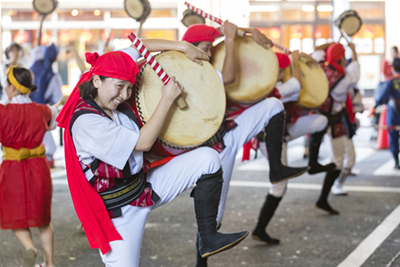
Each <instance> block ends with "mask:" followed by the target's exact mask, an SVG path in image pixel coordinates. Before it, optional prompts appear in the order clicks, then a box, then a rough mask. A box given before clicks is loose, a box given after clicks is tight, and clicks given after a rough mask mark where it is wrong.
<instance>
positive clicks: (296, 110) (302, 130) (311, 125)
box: [252, 51, 336, 244]
mask: <svg viewBox="0 0 400 267" xmlns="http://www.w3.org/2000/svg"><path fill="white" fill-rule="evenodd" d="M276 56H277V58H278V63H279V77H278V83H277V84H276V87H275V88H276V89H278V91H279V93H280V95H281V96H282V97H281V99H280V100H281V101H282V102H283V103H284V106H285V111H286V117H287V123H286V129H287V135H286V136H285V142H284V143H283V150H282V161H283V164H285V165H286V164H287V143H288V142H289V141H291V140H294V139H296V138H298V137H300V136H303V135H306V134H311V136H310V147H309V163H308V165H309V167H310V169H309V170H308V172H309V173H310V174H315V173H320V172H326V171H329V170H332V169H334V168H335V166H336V165H335V164H328V165H326V166H323V165H320V164H319V163H318V154H319V147H320V145H321V142H322V137H323V136H324V134H325V132H326V128H327V125H328V119H327V118H326V117H325V116H324V115H321V114H312V115H310V114H309V113H310V110H304V109H301V108H300V107H298V106H297V105H296V104H295V103H296V102H297V100H298V98H299V93H300V88H301V75H300V66H299V64H298V61H299V53H298V51H293V52H292V54H291V56H292V60H293V77H292V78H290V79H289V80H288V81H286V82H282V79H283V74H284V71H285V69H286V68H287V67H288V66H290V61H291V60H290V58H289V56H288V55H286V54H281V53H276ZM303 56H304V55H303ZM307 62H308V63H309V64H315V63H314V62H312V61H310V60H308V61H307ZM261 151H263V150H261ZM287 183H288V181H287V180H285V181H282V182H279V183H276V184H272V185H271V187H270V190H269V193H268V195H267V197H266V199H265V202H264V205H263V206H262V208H261V211H260V215H259V217H258V223H257V226H256V228H255V229H254V231H253V233H252V235H253V239H256V240H259V241H263V242H266V243H268V244H278V243H279V239H275V238H271V237H270V236H269V235H268V233H267V232H266V227H267V226H268V224H269V222H270V221H271V219H272V217H273V215H274V213H275V211H276V209H277V208H278V205H279V203H280V202H281V200H282V198H283V196H284V195H285V193H286V188H287Z"/></svg>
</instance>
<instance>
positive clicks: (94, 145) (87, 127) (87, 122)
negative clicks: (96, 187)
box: [71, 47, 143, 180]
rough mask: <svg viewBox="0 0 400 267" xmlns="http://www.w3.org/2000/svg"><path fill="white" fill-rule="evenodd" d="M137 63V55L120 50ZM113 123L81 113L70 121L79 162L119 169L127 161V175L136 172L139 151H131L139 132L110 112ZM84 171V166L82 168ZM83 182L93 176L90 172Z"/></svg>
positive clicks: (124, 118)
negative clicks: (98, 163)
mask: <svg viewBox="0 0 400 267" xmlns="http://www.w3.org/2000/svg"><path fill="white" fill-rule="evenodd" d="M120 51H123V52H125V53H127V54H128V55H130V56H131V57H132V59H133V60H134V61H135V62H137V60H138V58H139V53H138V52H137V51H136V50H135V49H134V48H132V47H128V48H124V49H121V50H120ZM112 112H113V116H114V118H115V121H114V120H110V119H109V118H106V117H103V116H99V115H97V114H83V115H81V116H79V117H78V119H77V120H76V121H75V122H74V124H73V126H72V129H71V132H72V140H73V142H74V145H75V149H76V153H77V156H78V158H79V161H80V162H82V163H83V164H86V165H89V166H90V164H91V163H92V162H93V161H94V159H95V158H97V159H99V160H101V161H103V162H105V163H107V164H110V165H112V166H115V167H117V168H118V169H121V170H122V169H123V168H124V166H125V164H126V162H127V161H129V165H130V168H131V173H132V174H135V173H138V172H139V171H140V169H141V168H142V165H143V152H142V151H135V150H134V148H135V146H136V144H137V142H138V140H139V136H140V130H139V128H138V126H137V125H136V124H135V123H134V122H133V121H132V120H131V119H129V117H128V116H126V115H125V114H123V113H121V112H119V111H118V110H112ZM82 168H83V169H84V168H85V166H84V165H82ZM85 175H86V179H87V180H90V179H91V178H92V177H93V173H92V172H91V170H88V171H87V172H86V173H85Z"/></svg>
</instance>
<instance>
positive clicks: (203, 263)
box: [196, 233, 208, 267]
mask: <svg viewBox="0 0 400 267" xmlns="http://www.w3.org/2000/svg"><path fill="white" fill-rule="evenodd" d="M196 252H197V253H196V254H197V255H196V267H207V266H208V265H207V259H208V258H203V257H202V256H201V254H200V251H199V234H198V233H197V238H196Z"/></svg>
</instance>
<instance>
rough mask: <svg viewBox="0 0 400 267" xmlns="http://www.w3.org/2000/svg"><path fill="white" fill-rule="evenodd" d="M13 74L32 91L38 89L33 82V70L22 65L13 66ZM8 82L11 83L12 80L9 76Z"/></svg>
mask: <svg viewBox="0 0 400 267" xmlns="http://www.w3.org/2000/svg"><path fill="white" fill-rule="evenodd" d="M13 74H14V77H15V79H16V80H17V82H18V83H19V84H20V85H23V86H25V87H26V88H28V89H29V90H30V91H31V92H34V91H36V89H37V86H36V85H35V84H33V77H32V74H31V71H30V70H28V69H25V68H20V67H14V68H13ZM7 82H8V84H11V83H10V80H9V79H8V77H7Z"/></svg>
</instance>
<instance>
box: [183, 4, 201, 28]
mask: <svg viewBox="0 0 400 267" xmlns="http://www.w3.org/2000/svg"><path fill="white" fill-rule="evenodd" d="M189 11H190V12H189ZM185 12H186V13H187V14H185ZM182 15H183V17H182V19H181V23H182V24H183V25H184V26H186V27H189V26H191V25H194V24H191V25H189V26H188V25H186V24H185V23H183V20H184V19H185V18H187V17H188V16H193V15H194V16H197V17H198V18H200V19H201V20H202V21H203V23H202V24H206V19H205V18H204V17H202V16H200V15H199V14H197V13H196V12H194V11H193V10H191V9H189V8H188V9H186V10H184V11H183V12H182Z"/></svg>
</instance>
